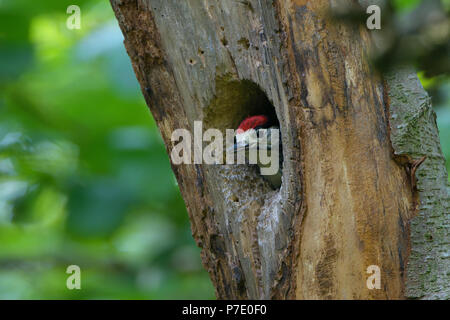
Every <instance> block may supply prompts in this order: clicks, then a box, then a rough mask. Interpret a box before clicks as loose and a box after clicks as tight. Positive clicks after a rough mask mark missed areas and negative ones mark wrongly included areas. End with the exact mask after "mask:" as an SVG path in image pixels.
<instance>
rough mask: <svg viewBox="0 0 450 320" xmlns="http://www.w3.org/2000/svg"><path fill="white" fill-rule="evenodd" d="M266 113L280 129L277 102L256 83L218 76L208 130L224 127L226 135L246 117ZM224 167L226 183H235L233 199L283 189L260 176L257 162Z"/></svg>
mask: <svg viewBox="0 0 450 320" xmlns="http://www.w3.org/2000/svg"><path fill="white" fill-rule="evenodd" d="M262 114H263V115H266V116H268V117H269V119H271V124H272V125H274V126H277V127H279V128H280V122H279V120H278V117H277V114H276V111H275V107H274V105H273V104H272V103H271V101H270V100H269V98H268V97H267V95H266V94H265V92H264V91H263V90H262V89H261V88H260V87H259V86H258V85H257V84H256V83H254V82H253V81H250V80H237V79H234V78H233V77H232V76H224V77H220V78H217V79H216V94H215V97H214V98H213V99H212V101H211V103H210V105H209V106H208V107H207V108H206V109H205V113H204V126H205V130H206V129H207V128H216V129H219V130H221V131H222V133H223V136H224V137H225V133H226V129H234V130H236V128H237V127H238V126H239V124H240V123H241V122H242V120H244V119H245V118H247V117H249V116H253V115H262ZM280 134H281V133H280ZM280 141H281V136H280ZM224 142H225V141H224ZM282 155H283V151H282V150H280V157H282ZM223 167H224V170H225V172H223V174H224V175H226V176H227V179H228V181H226V183H227V184H231V185H232V186H233V187H232V188H233V194H232V195H230V200H231V201H232V202H236V201H235V199H240V200H243V199H242V194H247V195H249V196H250V195H254V194H255V193H259V194H267V193H270V192H272V191H274V190H275V191H279V188H275V187H274V186H273V185H272V184H271V183H270V182H269V180H268V179H267V178H265V177H263V176H261V175H260V172H259V168H258V167H257V166H256V165H251V164H246V165H238V164H235V165H225V166H223ZM238 190H239V191H238Z"/></svg>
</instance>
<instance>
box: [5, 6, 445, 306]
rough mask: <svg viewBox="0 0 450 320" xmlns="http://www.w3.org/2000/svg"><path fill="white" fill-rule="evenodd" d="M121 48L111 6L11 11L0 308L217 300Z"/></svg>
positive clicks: (435, 82)
mask: <svg viewBox="0 0 450 320" xmlns="http://www.w3.org/2000/svg"><path fill="white" fill-rule="evenodd" d="M412 2H413V4H412V5H414V3H417V2H418V1H412ZM395 3H396V6H398V8H399V9H402V8H405V9H408V8H409V7H411V2H408V1H395ZM70 4H77V5H79V6H80V7H81V10H82V28H81V30H69V29H67V28H66V19H67V17H68V15H67V14H66V8H67V7H68V6H69V5H70ZM122 41H123V39H122V34H121V32H120V30H119V28H118V25H117V22H116V20H115V19H114V16H113V12H112V9H111V7H110V5H109V2H108V1H100V0H77V1H66V0H46V1H29V0H11V1H9V0H6V1H5V0H3V1H0V299H179V298H187V299H197V298H203V299H212V298H214V290H213V288H212V285H211V284H210V281H209V277H208V275H207V273H206V271H204V270H203V269H202V266H201V262H200V250H199V249H198V248H197V247H196V245H195V243H194V241H193V239H192V236H191V231H190V226H189V220H188V217H187V213H186V209H185V207H184V203H183V200H182V199H181V196H180V193H179V190H178V187H177V185H176V180H175V178H174V176H173V174H172V171H171V169H170V165H169V159H168V156H167V155H166V152H165V148H164V145H163V143H162V140H161V138H160V135H159V132H158V130H157V128H156V126H155V123H154V122H153V120H152V117H151V114H150V112H149V111H148V109H147V107H146V105H145V102H144V100H143V98H142V95H141V92H140V89H139V86H138V84H137V82H136V79H135V76H134V73H133V71H132V68H131V65H130V62H129V58H128V56H127V55H126V52H125V49H124V47H123V43H122ZM423 80H424V84H427V86H428V88H430V90H432V92H434V93H436V94H437V93H440V94H437V95H438V96H439V97H441V98H440V99H439V100H438V102H437V103H436V104H435V107H436V110H437V113H438V124H439V127H440V130H441V141H442V146H443V149H444V152H445V154H446V157H447V159H449V158H450V140H449V139H448V137H449V136H450V103H449V100H450V98H449V95H448V92H449V82H448V81H441V79H440V78H438V79H434V78H433V79H427V78H423ZM442 97H444V98H442ZM72 264H75V265H78V266H80V267H81V270H82V290H68V289H67V288H66V279H67V276H68V275H67V274H66V268H67V266H69V265H72Z"/></svg>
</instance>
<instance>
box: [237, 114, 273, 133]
mask: <svg viewBox="0 0 450 320" xmlns="http://www.w3.org/2000/svg"><path fill="white" fill-rule="evenodd" d="M268 121H269V118H267V117H266V116H264V115H260V116H251V117H248V118H246V119H244V120H243V121H242V122H241V124H240V125H239V127H238V129H237V131H242V132H245V131H247V130H249V129H254V128H256V127H259V126H263V125H265V124H266V123H267V122H268Z"/></svg>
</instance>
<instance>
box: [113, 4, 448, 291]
mask: <svg viewBox="0 0 450 320" xmlns="http://www.w3.org/2000/svg"><path fill="white" fill-rule="evenodd" d="M111 3H112V6H113V9H114V11H115V14H116V16H117V19H118V21H119V24H120V27H121V29H122V32H123V34H124V37H125V46H126V49H127V51H128V54H129V56H130V58H131V61H132V64H133V67H134V70H135V72H136V75H137V78H138V80H139V82H140V84H141V87H142V91H143V94H144V96H145V98H146V101H147V104H148V105H149V107H150V109H151V111H152V113H153V116H154V118H155V120H156V122H157V124H158V127H159V129H160V131H161V135H162V137H163V139H164V142H165V144H166V147H167V151H168V153H169V154H170V151H171V149H172V147H173V144H174V143H173V142H172V141H171V135H172V132H173V131H174V130H175V129H178V128H184V129H188V130H189V131H190V132H194V130H193V128H194V121H202V123H203V130H206V129H207V128H218V129H221V130H223V131H225V129H227V128H230V129H234V128H236V127H237V125H238V124H239V122H240V121H241V120H242V119H243V118H245V117H246V116H248V115H252V114H258V113H259V112H270V109H272V110H275V112H276V115H277V117H278V120H279V122H280V129H281V135H282V143H283V159H284V164H283V183H282V186H281V188H280V189H279V190H272V189H271V187H270V185H269V184H268V183H267V182H266V181H265V180H264V179H262V178H261V177H260V176H259V175H258V173H257V171H256V170H255V168H253V167H251V166H247V165H205V164H200V163H197V164H192V165H172V168H173V171H174V172H175V175H176V177H177V180H178V184H179V187H180V190H181V193H182V195H183V198H184V200H185V203H186V206H187V208H188V212H189V216H190V220H191V226H192V233H193V236H194V239H195V240H196V242H197V244H198V245H199V246H200V247H201V248H202V260H203V264H204V266H205V268H206V269H207V270H208V272H209V274H210V276H211V280H212V282H213V284H214V286H215V288H216V295H217V297H218V298H224V299H269V298H275V299H402V298H405V297H409V298H449V295H450V289H449V284H448V283H449V281H448V276H447V273H448V270H449V269H450V268H449V247H448V230H449V228H448V226H449V223H448V213H449V211H450V210H449V209H450V205H449V189H448V182H447V181H448V180H447V172H446V171H445V166H444V158H443V156H442V152H441V149H440V145H439V137H438V132H437V127H436V123H435V121H434V112H433V110H432V109H431V105H430V103H429V99H428V97H427V96H426V93H425V92H424V90H423V88H422V87H421V86H420V82H418V80H417V78H416V76H415V75H414V73H412V72H410V71H405V70H400V71H398V72H395V73H392V74H390V75H388V76H386V77H385V80H383V78H382V77H381V76H377V75H376V72H374V70H372V67H371V65H370V63H369V61H368V59H367V56H369V54H370V46H371V42H370V34H369V31H368V30H367V29H366V28H365V26H363V25H356V24H352V25H349V24H344V23H342V22H341V23H339V22H335V21H332V19H331V18H330V16H329V15H328V13H329V12H330V10H332V9H333V5H331V4H330V3H335V1H325V0H314V1H312V0H309V1H308V0H283V1H280V0H278V1H269V0H262V1H261V0H249V1H241V0H220V1H212V0H185V1H179V0H146V1H145V0H111ZM423 156H426V159H425V161H424V162H423V164H421V165H420V166H419V164H420V161H416V160H418V159H421V158H422V157H423ZM415 174H417V178H418V179H417V181H416V178H415V176H416V175H415ZM419 200H422V201H421V205H420V202H419ZM371 265H375V266H378V267H379V268H380V270H381V288H380V289H376V288H375V289H369V288H368V285H367V279H368V277H369V276H371V274H368V273H367V269H368V267H369V266H371Z"/></svg>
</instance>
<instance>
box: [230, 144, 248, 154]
mask: <svg viewBox="0 0 450 320" xmlns="http://www.w3.org/2000/svg"><path fill="white" fill-rule="evenodd" d="M248 146H249V145H248V144H247V143H239V142H237V143H235V144H234V145H232V146H231V147H229V148H228V149H227V152H237V151H238V150H243V149H244V150H245V149H248Z"/></svg>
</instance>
